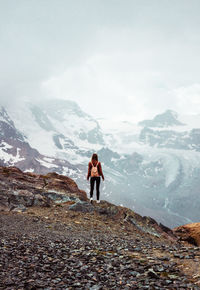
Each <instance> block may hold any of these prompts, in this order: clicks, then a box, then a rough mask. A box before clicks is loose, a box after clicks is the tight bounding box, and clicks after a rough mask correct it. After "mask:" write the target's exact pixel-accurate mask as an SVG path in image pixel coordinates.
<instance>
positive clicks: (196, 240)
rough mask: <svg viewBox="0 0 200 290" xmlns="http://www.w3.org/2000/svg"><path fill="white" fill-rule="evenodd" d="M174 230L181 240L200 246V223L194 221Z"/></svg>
mask: <svg viewBox="0 0 200 290" xmlns="http://www.w3.org/2000/svg"><path fill="white" fill-rule="evenodd" d="M173 232H174V233H175V234H176V235H177V236H179V238H180V240H181V241H186V242H188V243H190V244H192V245H195V246H200V223H192V224H187V225H184V226H180V227H177V228H175V229H174V230H173Z"/></svg>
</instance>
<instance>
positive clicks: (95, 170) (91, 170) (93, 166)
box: [87, 153, 104, 203]
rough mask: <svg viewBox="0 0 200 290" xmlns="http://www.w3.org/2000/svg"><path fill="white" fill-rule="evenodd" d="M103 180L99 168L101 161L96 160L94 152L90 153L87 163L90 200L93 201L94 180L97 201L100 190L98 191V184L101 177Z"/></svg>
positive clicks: (98, 200) (96, 156)
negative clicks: (89, 159)
mask: <svg viewBox="0 0 200 290" xmlns="http://www.w3.org/2000/svg"><path fill="white" fill-rule="evenodd" d="M100 176H101V177H102V179H103V180H104V175H103V172H102V168H101V163H100V162H98V155H97V154H96V153H94V154H93V155H92V158H91V161H90V162H89V164H88V175H87V180H89V178H90V202H91V203H92V201H93V191H94V184H95V182H96V195H97V203H99V202H100V199H99V197H100V192H99V186H100V181H101V177H100Z"/></svg>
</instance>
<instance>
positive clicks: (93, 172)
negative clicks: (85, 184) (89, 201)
mask: <svg viewBox="0 0 200 290" xmlns="http://www.w3.org/2000/svg"><path fill="white" fill-rule="evenodd" d="M98 165H99V162H98V163H97V165H96V166H94V165H93V164H92V169H91V177H98V176H99V172H98Z"/></svg>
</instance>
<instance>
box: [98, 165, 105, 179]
mask: <svg viewBox="0 0 200 290" xmlns="http://www.w3.org/2000/svg"><path fill="white" fill-rule="evenodd" d="M98 169H99V175H100V176H102V179H103V180H104V175H103V171H102V167H101V163H100V162H99V168H98Z"/></svg>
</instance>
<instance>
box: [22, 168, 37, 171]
mask: <svg viewBox="0 0 200 290" xmlns="http://www.w3.org/2000/svg"><path fill="white" fill-rule="evenodd" d="M34 171H35V170H34V168H29V169H26V170H24V172H34Z"/></svg>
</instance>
